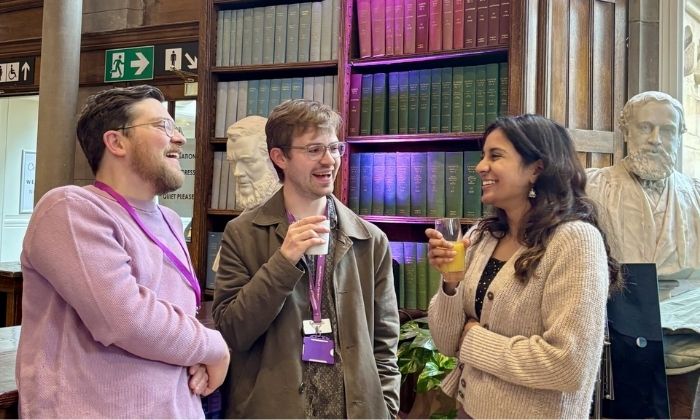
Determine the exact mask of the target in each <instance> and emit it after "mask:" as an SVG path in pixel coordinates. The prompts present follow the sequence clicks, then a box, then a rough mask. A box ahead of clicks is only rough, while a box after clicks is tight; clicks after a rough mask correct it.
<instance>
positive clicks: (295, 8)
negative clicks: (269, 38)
mask: <svg viewBox="0 0 700 420" xmlns="http://www.w3.org/2000/svg"><path fill="white" fill-rule="evenodd" d="M299 12H300V5H299V3H294V4H290V5H288V6H287V63H296V62H297V61H299Z"/></svg>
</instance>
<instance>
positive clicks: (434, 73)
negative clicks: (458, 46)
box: [430, 68, 442, 133]
mask: <svg viewBox="0 0 700 420" xmlns="http://www.w3.org/2000/svg"><path fill="white" fill-rule="evenodd" d="M441 100H442V69H439V68H438V69H432V70H430V132H431V133H439V132H440V111H441V109H442V108H441V107H442V104H441Z"/></svg>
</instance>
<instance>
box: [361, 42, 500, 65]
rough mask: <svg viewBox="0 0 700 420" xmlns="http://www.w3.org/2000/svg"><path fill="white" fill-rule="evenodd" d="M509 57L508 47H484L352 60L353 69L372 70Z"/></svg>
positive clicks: (496, 59) (498, 59) (497, 59)
mask: <svg viewBox="0 0 700 420" xmlns="http://www.w3.org/2000/svg"><path fill="white" fill-rule="evenodd" d="M507 56H508V47H504V46H499V47H482V48H469V49H463V50H452V51H436V52H431V53H424V54H406V55H392V56H388V57H371V58H356V59H352V60H350V67H352V68H353V69H372V70H374V68H375V67H383V66H391V67H396V66H397V65H400V64H418V63H430V64H435V63H439V62H441V61H453V60H463V59H465V58H487V57H488V58H491V57H492V58H493V59H494V60H495V61H504V60H506V59H507Z"/></svg>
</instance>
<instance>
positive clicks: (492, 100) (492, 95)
mask: <svg viewBox="0 0 700 420" xmlns="http://www.w3.org/2000/svg"><path fill="white" fill-rule="evenodd" d="M498 85H499V77H498V63H492V64H487V65H486V126H488V125H489V124H491V123H492V122H494V121H496V118H498Z"/></svg>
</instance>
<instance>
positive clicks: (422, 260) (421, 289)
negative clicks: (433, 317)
mask: <svg viewBox="0 0 700 420" xmlns="http://www.w3.org/2000/svg"><path fill="white" fill-rule="evenodd" d="M416 306H418V309H422V310H426V309H428V243H427V242H417V243H416Z"/></svg>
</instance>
